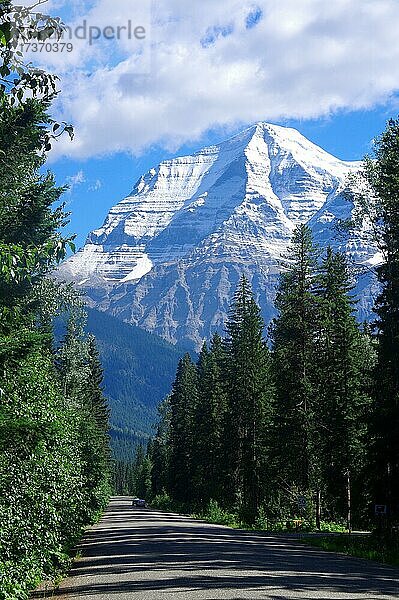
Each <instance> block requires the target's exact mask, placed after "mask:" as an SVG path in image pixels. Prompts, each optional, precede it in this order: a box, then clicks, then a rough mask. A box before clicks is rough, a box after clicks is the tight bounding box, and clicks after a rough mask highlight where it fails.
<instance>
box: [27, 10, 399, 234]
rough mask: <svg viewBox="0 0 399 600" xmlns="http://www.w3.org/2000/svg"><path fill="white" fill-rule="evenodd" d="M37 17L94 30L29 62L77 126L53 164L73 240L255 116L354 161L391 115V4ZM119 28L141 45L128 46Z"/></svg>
mask: <svg viewBox="0 0 399 600" xmlns="http://www.w3.org/2000/svg"><path fill="white" fill-rule="evenodd" d="M44 10H45V11H46V12H49V13H50V14H52V15H60V16H61V17H62V18H63V19H64V21H65V22H66V23H67V24H68V25H69V26H70V27H71V29H72V30H73V31H74V32H75V31H76V27H79V26H80V27H81V26H82V24H84V23H86V27H87V28H90V27H93V28H98V29H96V31H100V32H101V34H100V35H98V36H97V37H96V39H95V40H94V41H93V40H91V41H90V39H89V37H88V34H87V32H86V36H85V37H84V39H81V38H82V36H81V35H75V33H74V36H73V39H72V43H73V51H71V52H69V53H66V52H62V53H61V52H56V51H50V52H47V53H41V54H40V55H38V54H36V55H31V56H30V57H29V58H30V59H32V60H33V61H34V62H36V63H37V64H38V65H39V66H41V67H44V68H46V69H47V70H50V71H53V72H56V73H57V74H59V76H60V89H61V91H62V93H61V94H60V96H59V99H58V100H57V102H56V104H55V106H54V116H55V117H57V118H60V119H65V120H66V121H68V122H72V123H73V124H74V126H75V133H76V135H75V140H74V142H73V143H70V142H69V141H68V140H67V139H64V140H62V141H61V142H60V143H58V144H57V146H56V148H55V150H54V151H53V152H52V154H51V156H50V161H49V166H50V168H51V169H52V170H54V171H55V173H56V176H57V181H58V182H59V183H60V184H63V183H69V184H70V186H71V189H70V191H69V192H68V193H67V194H66V197H65V200H66V202H67V205H68V208H69V209H70V210H71V211H72V212H73V216H72V222H71V226H70V229H71V230H73V231H75V232H76V233H77V234H78V244H79V245H81V244H82V243H83V242H84V239H85V236H86V235H87V233H88V231H90V230H91V229H93V228H95V227H98V226H100V225H101V224H102V221H103V219H104V217H105V215H106V213H107V211H108V209H109V208H110V207H111V206H112V205H114V204H115V203H116V202H117V201H118V200H120V199H122V198H123V197H124V196H126V195H127V194H128V193H129V191H130V190H131V189H132V187H133V185H134V183H135V181H136V180H137V178H138V177H139V176H140V175H141V174H143V173H144V172H145V171H147V170H148V169H149V168H150V167H152V166H154V165H156V164H157V163H158V162H160V161H161V160H163V159H165V158H169V157H172V156H176V155H179V154H187V153H192V152H193V151H195V150H198V149H199V148H201V147H202V146H204V145H207V144H211V143H214V142H219V141H221V140H223V139H225V138H227V137H230V136H231V135H233V134H234V133H236V132H238V131H240V130H242V129H244V128H245V127H246V126H248V125H251V124H253V123H254V122H256V121H261V120H263V121H269V122H272V123H278V124H282V125H288V126H292V127H296V128H297V129H298V130H299V131H300V132H301V133H302V134H304V135H305V136H306V137H308V138H309V139H310V140H312V141H313V142H315V143H317V144H319V145H320V146H322V147H323V148H325V149H326V150H327V151H329V152H331V153H332V154H335V155H336V156H338V157H339V158H342V159H347V160H356V159H360V158H362V156H363V155H364V154H365V153H367V152H369V151H370V142H371V140H372V138H373V137H375V136H376V135H378V134H379V133H380V132H381V131H382V130H383V128H384V126H385V122H386V120H387V119H388V118H389V117H391V116H396V114H397V113H398V112H399V108H398V98H397V91H398V89H399V39H398V38H399V36H398V35H397V23H398V22H399V3H398V2H397V0H334V2H330V3H326V2H325V0H279V2H278V3H277V2H275V0H226V1H225V2H223V3H221V2H217V1H215V0H190V2H187V0H141V1H140V3H137V2H133V1H132V0H76V1H75V2H73V3H71V2H66V1H65V0H48V2H47V4H46V5H44V6H43V7H42V11H44ZM127 24H130V28H131V29H134V27H136V26H140V27H142V28H144V29H145V32H146V35H145V37H144V38H141V39H138V38H135V37H134V36H133V38H132V37H130V38H129V39H128V36H127V33H126V32H127ZM109 27H112V28H113V30H114V31H116V30H117V28H118V27H120V28H121V30H120V31H121V32H122V33H120V35H119V36H118V37H117V39H115V38H114V39H112V40H110V39H106V36H105V35H103V32H104V29H105V28H109ZM123 28H125V29H123ZM107 31H108V32H109V29H108V30H107Z"/></svg>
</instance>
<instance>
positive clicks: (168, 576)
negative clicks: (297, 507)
mask: <svg viewBox="0 0 399 600" xmlns="http://www.w3.org/2000/svg"><path fill="white" fill-rule="evenodd" d="M81 552H82V558H81V559H80V560H78V561H77V562H76V563H75V566H74V568H73V570H72V572H71V576H70V577H69V578H68V579H66V580H65V581H64V582H63V584H62V585H61V589H60V590H59V592H58V593H57V594H56V596H57V597H58V600H61V599H62V600H76V599H78V598H84V599H85V600H166V599H168V600H200V599H201V600H202V599H207V600H219V599H226V600H227V599H228V600H244V599H251V600H256V599H258V598H262V599H264V600H269V599H270V600H283V599H286V598H287V599H288V598H295V599H301V600H305V599H306V600H310V599H314V598H317V599H318V600H327V599H329V600H331V599H334V600H341V599H342V600H343V599H345V600H355V599H356V600H357V599H359V600H366V599H367V600H368V599H373V600H382V599H388V598H389V599H393V598H395V599H396V600H398V598H399V569H393V568H389V567H384V566H381V565H378V564H375V563H371V562H367V561H362V560H360V559H352V558H347V557H344V556H341V555H336V554H330V553H323V552H320V551H318V550H317V549H312V548H308V547H306V546H303V545H302V544H300V543H298V541H297V540H295V539H287V538H281V537H278V536H272V535H262V534H253V533H251V532H244V531H235V530H232V529H228V528H226V527H221V526H216V525H208V524H206V523H202V522H200V521H195V520H192V519H189V518H185V517H181V516H178V515H174V514H169V513H162V512H158V511H153V510H147V509H134V508H132V507H131V506H130V502H129V501H128V500H127V499H126V498H114V499H113V500H112V502H111V504H110V506H109V508H108V510H107V512H106V514H105V515H104V518H103V519H102V521H101V522H100V523H99V524H98V525H96V526H95V527H93V528H91V529H90V530H89V531H88V533H87V535H86V537H85V539H84V541H83V543H82V545H81Z"/></svg>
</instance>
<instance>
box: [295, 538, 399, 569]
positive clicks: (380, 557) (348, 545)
mask: <svg viewBox="0 0 399 600" xmlns="http://www.w3.org/2000/svg"><path fill="white" fill-rule="evenodd" d="M300 541H301V542H303V543H305V544H308V545H310V546H315V547H317V548H320V549H321V550H326V551H328V552H340V553H343V554H347V555H349V556H356V557H358V558H366V559H368V560H374V561H377V562H381V563H384V564H388V565H393V566H396V567H398V566H399V541H398V539H396V540H394V541H392V540H391V541H389V540H387V539H384V538H381V537H378V536H377V535H375V534H371V535H364V536H363V535H360V534H358V535H349V534H346V535H340V536H335V537H304V538H302V539H301V540H300Z"/></svg>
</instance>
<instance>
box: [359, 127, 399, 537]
mask: <svg viewBox="0 0 399 600" xmlns="http://www.w3.org/2000/svg"><path fill="white" fill-rule="evenodd" d="M398 173H399V120H393V119H391V120H390V121H389V122H388V125H387V128H386V130H385V131H384V133H383V134H382V135H381V136H380V138H378V139H377V141H376V143H375V161H372V160H371V159H367V160H366V161H365V165H364V171H363V177H364V179H365V181H366V182H367V184H368V186H369V189H371V193H370V196H371V198H369V201H370V203H371V204H372V205H373V207H374V211H373V225H374V229H376V230H377V231H378V235H377V241H379V243H380V250H381V253H382V255H383V263H382V265H381V266H379V267H378V269H377V275H378V279H379V282H380V284H381V293H380V295H379V297H378V299H377V302H376V306H375V312H376V313H377V316H378V320H377V339H378V361H377V367H376V370H375V392H374V400H375V407H374V419H373V424H372V429H371V431H372V435H373V438H374V443H373V458H372V462H373V479H374V483H375V485H374V498H375V501H376V502H377V503H378V504H385V505H387V506H388V514H389V521H390V523H391V525H393V524H394V523H399V210H398V201H399V200H398V199H399V177H398Z"/></svg>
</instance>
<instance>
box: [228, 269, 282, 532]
mask: <svg viewBox="0 0 399 600" xmlns="http://www.w3.org/2000/svg"><path fill="white" fill-rule="evenodd" d="M263 329H264V323H263V320H262V317H261V315H260V309H259V307H258V306H257V304H256V302H255V300H254V298H253V295H252V291H251V288H250V285H249V282H248V280H247V279H246V278H245V277H244V276H243V277H242V278H241V280H240V283H239V286H238V289H237V291H236V294H235V296H234V300H233V305H232V310H231V314H230V319H229V322H228V325H227V331H228V339H227V343H226V351H227V357H226V379H227V391H228V399H227V418H226V429H225V432H224V448H225V460H226V469H227V471H226V475H227V477H226V484H227V485H226V491H227V494H231V495H232V498H235V499H236V502H237V503H238V506H239V509H240V515H241V518H242V519H243V520H244V521H245V522H247V523H254V521H255V519H256V516H257V514H258V510H259V506H260V502H261V500H262V497H261V489H260V472H261V463H262V461H263V460H264V458H265V457H264V434H263V432H264V429H265V427H266V421H267V419H268V417H269V416H270V404H271V402H270V388H269V386H270V382H269V377H268V366H269V357H268V350H267V347H266V345H265V343H264V340H263ZM226 500H227V501H228V498H226Z"/></svg>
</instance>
